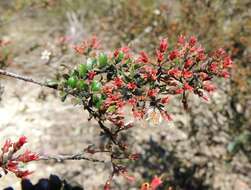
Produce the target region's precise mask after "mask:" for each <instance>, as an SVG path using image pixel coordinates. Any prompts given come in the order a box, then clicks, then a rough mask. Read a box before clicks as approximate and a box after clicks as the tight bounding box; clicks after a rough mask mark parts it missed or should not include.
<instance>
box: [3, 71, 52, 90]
mask: <svg viewBox="0 0 251 190" xmlns="http://www.w3.org/2000/svg"><path fill="white" fill-rule="evenodd" d="M0 75H4V76H8V77H11V78H15V79H18V80H23V81H25V82H30V83H33V84H37V85H39V86H44V87H48V88H52V89H57V86H55V85H54V86H53V85H49V84H47V83H44V82H39V81H36V80H34V79H32V78H30V77H26V76H22V75H19V74H15V73H12V72H9V71H5V70H3V69H0Z"/></svg>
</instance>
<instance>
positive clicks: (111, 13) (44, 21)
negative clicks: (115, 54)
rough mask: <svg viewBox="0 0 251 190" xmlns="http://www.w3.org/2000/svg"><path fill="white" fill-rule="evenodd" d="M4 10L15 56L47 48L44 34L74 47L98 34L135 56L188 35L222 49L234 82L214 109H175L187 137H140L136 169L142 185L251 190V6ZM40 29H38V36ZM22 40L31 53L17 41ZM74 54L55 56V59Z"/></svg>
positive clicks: (72, 4) (31, 4)
mask: <svg viewBox="0 0 251 190" xmlns="http://www.w3.org/2000/svg"><path fill="white" fill-rule="evenodd" d="M0 12H1V15H0V34H1V35H2V38H4V37H5V38H7V39H9V40H11V41H12V40H13V39H16V40H13V44H14V45H12V46H13V47H12V52H13V57H14V56H20V55H22V54H23V53H24V50H25V52H26V54H29V53H30V52H33V51H34V50H36V49H39V48H40V47H41V46H44V44H43V43H42V42H41V41H39V40H36V38H40V37H41V36H42V38H43V40H47V41H53V39H56V38H58V37H60V36H71V41H72V43H77V42H79V41H81V40H82V39H83V38H86V37H88V36H90V35H92V34H96V35H97V36H98V37H99V38H100V39H101V41H102V44H103V48H104V49H105V50H106V49H115V48H117V47H120V46H124V45H128V46H129V47H132V49H133V51H138V50H142V49H143V50H145V51H149V52H151V51H152V52H153V50H154V48H155V47H156V45H157V44H158V42H159V39H161V38H163V37H168V39H169V43H170V45H172V43H173V42H174V41H175V40H176V39H177V37H178V35H180V34H184V35H187V36H190V35H195V36H196V37H198V39H199V41H200V42H201V44H202V45H203V46H204V47H205V48H206V50H207V51H210V50H213V49H216V48H219V47H223V48H225V49H226V50H227V51H228V52H229V53H230V54H231V55H232V58H233V60H234V67H233V70H232V77H231V78H230V79H229V80H227V81H225V82H224V83H223V84H222V81H221V83H219V86H218V92H217V93H216V95H213V96H212V100H211V102H210V104H205V103H201V102H199V101H198V100H197V99H196V98H192V99H191V103H190V109H189V111H188V112H187V113H184V112H182V111H176V110H179V109H176V108H175V107H174V108H173V111H174V113H175V114H176V115H181V116H184V115H186V116H185V118H186V119H185V121H184V119H180V120H179V119H177V120H175V121H174V125H175V127H177V129H179V130H180V131H182V132H184V133H185V134H186V135H187V138H185V139H179V138H178V139H176V140H168V135H167V134H166V133H163V132H162V131H161V130H162V129H159V131H155V132H156V134H157V137H156V136H154V135H153V137H149V138H142V139H140V142H139V143H138V146H140V147H141V149H142V151H144V154H143V156H142V159H141V160H139V161H137V162H136V163H135V165H133V166H131V169H132V170H133V171H134V172H135V173H139V174H140V177H141V180H139V181H142V180H144V181H149V180H150V179H151V177H152V176H153V175H163V178H165V179H166V178H167V179H168V180H167V182H166V183H167V184H165V185H166V186H168V185H172V186H173V187H175V189H177V190H179V189H180V190H181V189H184V190H188V189H193V190H196V189H198V190H199V189H200V190H203V189H226V190H229V189H238V188H237V187H236V183H235V182H236V181H233V179H235V180H236V179H237V178H238V179H240V180H241V182H240V184H242V185H243V184H244V185H243V186H244V187H246V188H247V189H251V184H250V181H251V174H250V170H251V117H250V116H251V94H250V92H251V1H250V0H96V1H93V0H38V1H36V0H12V1H9V0H2V1H1V2H0ZM26 20H29V21H30V22H29V25H27V24H26V25H25V22H26ZM22 21H23V28H22V30H21V31H20V32H23V33H24V34H23V36H22V38H21V37H20V38H18V37H16V36H15V35H14V34H13V35H11V34H10V32H9V28H10V27H13V26H15V24H16V23H19V25H20V22H21V25H22ZM37 23H40V25H41V26H40V28H39V29H36V30H35V29H34V27H35V26H37ZM33 24H34V25H33ZM25 27H26V28H25ZM18 29H20V28H17V30H18ZM32 29H33V30H32ZM17 32H19V31H17ZM12 38H13V39H12ZM25 38H26V40H27V41H29V44H28V47H27V46H26V47H22V46H25V45H27V44H25V43H24V44H20V43H19V42H24V41H25ZM0 39H1V36H0ZM29 39H30V40H29ZM30 42H31V43H30ZM17 43H18V45H16V46H15V44H17ZM27 43H28V42H27ZM71 53H72V52H71V51H70V50H69V49H67V50H66V51H61V52H58V51H57V52H56V53H54V57H55V58H54V59H56V60H57V61H58V60H62V57H63V58H64V57H65V56H66V55H67V54H71ZM31 54H32V53H31ZM33 54H34V53H33ZM0 58H1V57H0ZM69 60H70V62H71V63H69V64H72V65H74V62H75V61H74V56H71V58H70V59H68V58H66V59H63V60H62V61H63V62H64V61H69ZM0 61H1V59H0ZM13 62H14V61H13ZM1 64H2V65H1V67H2V66H3V65H4V64H6V62H5V63H3V62H2V61H1ZM26 64H28V63H26ZM5 66H6V65H5ZM10 67H11V64H10ZM52 67H53V66H52ZM28 68H29V67H28ZM53 68H55V67H53ZM53 74H56V71H55V70H54V73H53ZM178 118H179V117H178ZM132 133H134V134H131V136H132V139H133V138H134V137H133V136H135V132H132ZM153 133H154V132H153ZM136 134H137V135H140V134H141V133H140V132H139V133H136ZM136 139H138V138H136ZM236 176H237V177H236ZM245 185H246V186H245ZM237 186H238V184H237ZM124 187H125V186H123V187H121V185H119V184H118V185H117V188H118V189H127V188H124ZM239 189H242V188H239ZM243 189H244V188H243Z"/></svg>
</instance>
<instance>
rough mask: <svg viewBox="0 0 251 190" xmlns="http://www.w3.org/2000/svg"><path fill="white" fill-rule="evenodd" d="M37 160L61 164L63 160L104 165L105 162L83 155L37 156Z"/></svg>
mask: <svg viewBox="0 0 251 190" xmlns="http://www.w3.org/2000/svg"><path fill="white" fill-rule="evenodd" d="M38 160H55V161H56V162H63V161H65V160H87V161H91V162H100V163H105V160H98V159H95V158H88V157H86V156H84V155H83V153H79V154H72V155H55V156H51V155H42V156H39V159H38Z"/></svg>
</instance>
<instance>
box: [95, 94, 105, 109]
mask: <svg viewBox="0 0 251 190" xmlns="http://www.w3.org/2000/svg"><path fill="white" fill-rule="evenodd" d="M93 103H94V106H95V107H96V108H98V109H99V108H100V107H101V105H102V103H103V100H102V98H101V97H98V96H97V95H95V96H93Z"/></svg>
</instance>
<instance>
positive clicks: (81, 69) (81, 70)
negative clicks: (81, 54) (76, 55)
mask: <svg viewBox="0 0 251 190" xmlns="http://www.w3.org/2000/svg"><path fill="white" fill-rule="evenodd" d="M78 73H79V76H80V77H83V78H84V77H86V73H87V65H85V64H80V65H79V66H78Z"/></svg>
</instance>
